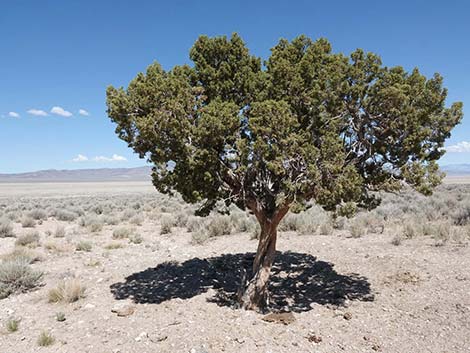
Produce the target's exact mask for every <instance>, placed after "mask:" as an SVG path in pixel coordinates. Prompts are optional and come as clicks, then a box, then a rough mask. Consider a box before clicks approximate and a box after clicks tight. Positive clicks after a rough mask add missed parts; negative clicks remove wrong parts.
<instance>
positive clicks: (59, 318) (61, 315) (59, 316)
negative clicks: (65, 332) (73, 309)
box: [55, 311, 65, 322]
mask: <svg viewBox="0 0 470 353" xmlns="http://www.w3.org/2000/svg"><path fill="white" fill-rule="evenodd" d="M55 319H56V321H59V322H63V321H65V314H64V313H63V312H62V311H59V312H58V313H56V314H55Z"/></svg>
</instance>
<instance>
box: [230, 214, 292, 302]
mask: <svg viewBox="0 0 470 353" xmlns="http://www.w3.org/2000/svg"><path fill="white" fill-rule="evenodd" d="M287 211H288V208H285V209H281V210H278V211H277V212H276V213H275V214H274V216H273V217H267V216H266V215H265V214H263V213H259V212H255V215H256V217H257V218H258V221H259V223H260V226H261V233H260V237H259V243H258V250H257V251H256V256H255V258H254V260H253V271H252V275H251V278H250V279H249V280H248V281H245V280H243V281H242V288H241V289H242V290H241V292H240V295H239V301H240V306H241V307H242V308H243V309H246V310H256V311H263V310H264V309H265V308H266V307H267V305H268V304H269V299H268V298H269V296H268V283H269V276H270V274H271V267H272V265H273V262H274V257H275V255H276V240H277V227H278V225H279V222H280V221H281V220H282V218H283V217H284V215H285V214H286V213H287Z"/></svg>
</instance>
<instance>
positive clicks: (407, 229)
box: [402, 222, 417, 239]
mask: <svg viewBox="0 0 470 353" xmlns="http://www.w3.org/2000/svg"><path fill="white" fill-rule="evenodd" d="M402 233H403V236H404V237H405V238H406V239H411V238H414V237H416V235H417V231H416V227H415V226H414V224H412V223H411V222H407V223H405V225H404V226H403V230H402Z"/></svg>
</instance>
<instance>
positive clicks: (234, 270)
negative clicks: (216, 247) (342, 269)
mask: <svg viewBox="0 0 470 353" xmlns="http://www.w3.org/2000/svg"><path fill="white" fill-rule="evenodd" d="M254 255H255V254H254V253H245V254H224V255H221V256H216V257H210V258H206V259H199V258H194V259H191V260H187V261H185V262H183V263H176V262H164V263H162V264H159V265H158V266H157V267H155V268H148V269H146V270H144V271H141V272H137V273H134V274H132V275H130V276H129V277H127V278H126V280H125V281H124V282H120V283H114V284H112V285H111V286H110V288H111V292H112V294H113V295H114V297H115V298H116V299H127V298H130V299H132V300H133V301H134V302H136V303H141V304H142V303H151V304H159V303H162V302H164V301H167V300H170V299H174V298H180V299H188V298H192V297H194V296H196V295H198V294H201V293H204V292H206V291H207V290H208V289H209V288H212V289H214V290H216V293H217V294H216V295H215V296H214V297H212V298H210V299H209V301H211V302H215V303H217V304H218V305H223V306H226V305H229V306H230V305H235V304H236V300H235V299H236V293H237V290H238V288H239V286H240V283H241V280H242V276H243V273H244V272H245V271H246V273H249V272H250V271H251V265H252V262H253V258H254ZM333 266H334V265H333V264H331V263H328V262H324V261H318V260H317V259H316V258H315V257H314V256H312V255H308V254H301V253H295V252H284V253H280V252H278V253H277V254H276V262H275V264H274V266H273V269H272V274H271V280H270V285H269V293H270V297H269V309H270V310H273V311H293V312H303V311H308V310H311V309H312V307H311V304H312V303H318V304H323V305H327V304H331V305H337V306H341V305H343V304H344V302H345V301H346V300H360V301H373V300H374V296H373V294H372V293H371V289H370V284H369V282H368V281H367V279H366V278H365V277H362V276H359V275H357V274H349V275H341V274H338V273H337V272H336V271H335V270H334V269H333Z"/></svg>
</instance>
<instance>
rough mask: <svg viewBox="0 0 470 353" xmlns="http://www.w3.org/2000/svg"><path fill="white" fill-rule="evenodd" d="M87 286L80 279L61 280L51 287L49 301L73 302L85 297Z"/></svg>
mask: <svg viewBox="0 0 470 353" xmlns="http://www.w3.org/2000/svg"><path fill="white" fill-rule="evenodd" d="M85 289H86V288H85V286H83V285H82V284H81V283H80V281H79V280H78V279H72V280H68V281H61V282H59V284H58V285H57V286H56V287H54V288H51V289H49V292H48V300H49V303H73V302H76V301H77V300H79V299H80V298H84V297H85Z"/></svg>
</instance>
